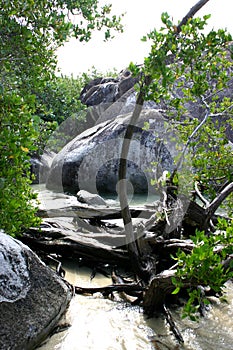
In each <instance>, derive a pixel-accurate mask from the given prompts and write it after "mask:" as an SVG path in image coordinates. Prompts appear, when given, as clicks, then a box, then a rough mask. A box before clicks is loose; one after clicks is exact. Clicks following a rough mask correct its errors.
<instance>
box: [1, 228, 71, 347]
mask: <svg viewBox="0 0 233 350" xmlns="http://www.w3.org/2000/svg"><path fill="white" fill-rule="evenodd" d="M71 298H72V292H71V291H70V289H69V287H68V286H67V284H66V283H65V282H64V281H63V280H62V279H61V278H60V277H59V276H58V275H56V274H55V273H54V272H53V271H52V270H51V269H50V268H49V267H47V266H45V265H44V264H43V262H42V261H41V260H40V259H39V258H38V257H37V255H36V254H35V253H33V252H32V251H31V250H30V249H29V248H28V247H27V246H25V245H24V244H23V243H21V242H20V241H18V240H15V239H14V238H12V237H10V236H8V235H6V234H5V233H3V231H1V230H0V325H1V327H0V349H1V350H9V349H11V350H28V349H34V348H35V347H36V346H38V345H39V344H40V343H41V342H42V341H43V340H44V339H45V338H46V337H47V335H48V334H49V333H50V332H51V331H52V330H53V328H54V327H55V326H56V324H57V323H58V321H59V319H60V318H61V316H62V315H63V314H64V312H65V311H66V309H67V307H68V305H69V302H70V300H71Z"/></svg>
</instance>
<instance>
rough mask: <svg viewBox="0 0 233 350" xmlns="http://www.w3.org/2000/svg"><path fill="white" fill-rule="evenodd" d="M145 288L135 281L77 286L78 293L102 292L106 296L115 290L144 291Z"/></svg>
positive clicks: (126, 291)
mask: <svg viewBox="0 0 233 350" xmlns="http://www.w3.org/2000/svg"><path fill="white" fill-rule="evenodd" d="M144 290H145V288H144V287H142V286H140V285H139V284H135V283H124V284H111V285H109V286H106V287H90V288H88V287H75V293H76V294H95V293H102V294H103V295H104V296H108V295H110V294H111V293H113V292H125V293H129V294H130V292H142V291H144Z"/></svg>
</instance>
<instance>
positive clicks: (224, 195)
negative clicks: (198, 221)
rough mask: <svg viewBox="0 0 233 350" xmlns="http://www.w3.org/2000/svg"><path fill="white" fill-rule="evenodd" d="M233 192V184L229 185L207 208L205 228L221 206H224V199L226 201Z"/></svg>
mask: <svg viewBox="0 0 233 350" xmlns="http://www.w3.org/2000/svg"><path fill="white" fill-rule="evenodd" d="M232 192H233V182H231V183H229V184H228V185H227V186H226V187H225V188H224V189H223V190H222V191H221V192H220V193H219V194H218V195H217V197H216V198H215V199H214V200H213V201H212V202H211V203H209V205H208V206H207V207H206V210H205V215H206V219H205V226H206V225H207V224H208V222H209V220H210V219H211V217H212V216H213V215H214V213H215V212H216V210H217V209H218V208H219V206H220V205H221V204H222V202H223V201H224V199H226V198H227V197H228V196H229V194H230V193H232Z"/></svg>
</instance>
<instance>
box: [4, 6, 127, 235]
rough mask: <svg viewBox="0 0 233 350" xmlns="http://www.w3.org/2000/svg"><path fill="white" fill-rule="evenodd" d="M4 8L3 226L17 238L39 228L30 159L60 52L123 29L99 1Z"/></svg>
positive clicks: (118, 20)
mask: <svg viewBox="0 0 233 350" xmlns="http://www.w3.org/2000/svg"><path fill="white" fill-rule="evenodd" d="M0 7H1V14H0V28H1V29H0V75H1V80H0V104H1V119H0V168H1V171H0V192H1V193H0V195H1V204H0V216H1V219H0V221H1V227H2V228H3V229H5V231H7V232H8V233H11V234H13V235H14V234H18V233H20V232H21V231H22V230H23V229H25V228H26V227H29V226H30V225H33V224H38V219H37V218H35V216H34V213H35V210H36V209H35V208H34V205H33V204H32V199H33V198H34V195H33V194H32V192H31V189H30V181H31V180H30V174H29V167H30V162H29V158H30V157H29V154H30V152H33V151H35V144H36V140H37V139H38V130H39V129H38V127H37V126H38V118H35V116H36V112H37V111H38V110H39V108H38V98H36V96H38V95H39V94H40V93H42V92H43V91H44V89H45V87H46V85H47V84H52V81H53V79H54V73H55V68H56V55H55V51H56V49H57V48H58V47H59V46H60V45H62V44H63V43H64V42H65V41H66V40H67V39H68V38H69V37H71V36H74V37H75V38H77V39H79V40H80V41H88V40H90V38H91V33H92V31H93V30H103V31H104V33H105V39H108V38H109V37H110V36H111V35H112V30H118V31H122V26H121V23H120V18H118V17H116V16H114V15H113V16H112V15H111V13H110V12H111V6H110V5H105V6H102V7H100V6H99V3H98V1H97V0H88V1H73V0H58V1H57V0H54V1H48V0H45V1H44V0H43V1H34V0H26V1H21V0H15V1H5V0H4V1H3V0H2V1H0Z"/></svg>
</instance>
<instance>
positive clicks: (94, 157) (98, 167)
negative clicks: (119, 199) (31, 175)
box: [47, 109, 174, 194]
mask: <svg viewBox="0 0 233 350" xmlns="http://www.w3.org/2000/svg"><path fill="white" fill-rule="evenodd" d="M130 116H131V114H127V115H123V116H119V117H117V118H116V119H115V120H109V121H106V122H103V123H101V124H98V125H97V126H95V127H93V128H90V129H88V130H87V131H85V132H83V133H82V134H80V135H78V136H77V137H76V138H75V139H74V140H72V141H71V142H70V143H68V144H67V145H66V146H65V147H64V148H63V149H62V150H61V151H60V153H59V154H58V155H57V156H56V157H55V158H54V160H53V163H52V168H51V171H50V174H49V177H48V181H47V187H48V188H49V189H53V190H56V191H59V192H62V191H68V192H71V193H77V191H79V190H86V191H88V192H91V193H94V194H97V193H116V192H117V181H118V166H119V159H120V157H121V147H122V140H123V135H124V132H125V129H126V126H127V124H128V123H129V120H130ZM146 121H147V122H150V128H149V129H148V130H144V129H143V128H144V123H145V122H146ZM164 131H165V127H164V120H163V117H162V116H161V114H160V113H158V112H157V111H155V110H149V109H148V110H145V111H143V113H141V116H140V120H139V122H138V125H136V126H135V132H134V136H133V140H132V142H131V145H130V151H129V156H128V164H127V178H128V180H129V191H130V192H131V193H148V192H150V191H153V188H152V186H151V184H150V183H151V179H154V177H155V173H154V171H155V169H153V171H152V170H151V168H153V166H152V165H151V163H152V162H156V161H159V162H160V166H159V167H157V168H159V169H160V171H161V172H162V171H163V170H170V171H171V170H172V167H173V151H174V150H173V148H172V147H171V146H172V144H171V142H170V143H169V141H168V143H167V144H166V146H165V145H164V144H162V143H161V142H158V138H159V135H160V136H161V135H162V133H164Z"/></svg>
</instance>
